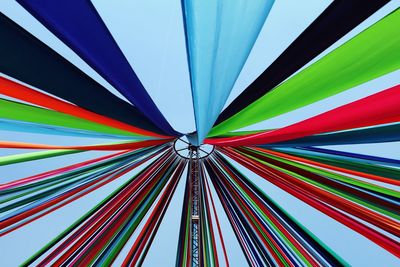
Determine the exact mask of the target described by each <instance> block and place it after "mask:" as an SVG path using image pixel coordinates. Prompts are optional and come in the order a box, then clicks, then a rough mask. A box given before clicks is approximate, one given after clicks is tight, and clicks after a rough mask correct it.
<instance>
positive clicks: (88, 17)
mask: <svg viewBox="0 0 400 267" xmlns="http://www.w3.org/2000/svg"><path fill="white" fill-rule="evenodd" d="M17 2H18V3H20V4H21V5H22V6H23V7H24V8H26V9H27V10H28V11H29V12H30V13H31V14H32V15H33V16H35V18H37V19H38V20H39V21H40V22H41V23H42V24H43V25H44V26H46V27H47V28H48V29H49V30H50V31H51V32H52V33H54V34H55V35H56V36H57V37H58V38H60V40H62V41H64V43H65V44H67V45H68V46H69V47H70V48H71V49H72V50H74V51H75V52H76V53H77V54H78V55H79V56H80V57H81V58H82V59H83V60H85V61H86V62H87V63H88V64H89V65H90V66H91V67H92V68H93V69H94V70H96V71H97V72H98V73H99V74H100V75H101V76H102V77H103V78H104V79H105V80H107V81H108V82H109V83H110V84H111V85H113V86H114V88H115V89H117V90H118V91H119V92H121V93H122V94H123V95H124V96H125V97H126V98H127V99H128V100H129V101H130V102H131V103H133V104H134V105H135V107H137V108H138V109H139V110H140V111H141V112H142V113H143V114H144V115H145V116H146V117H147V118H149V119H150V120H151V121H152V122H153V123H154V124H155V125H157V126H158V127H159V128H161V129H162V130H163V131H164V132H165V133H166V134H168V135H175V136H177V135H179V133H178V132H176V131H174V130H173V129H172V127H171V126H170V125H169V123H168V122H167V120H166V119H165V118H164V116H163V115H162V114H161V112H160V111H159V110H158V108H157V107H156V105H155V104H154V102H153V100H152V99H151V97H150V96H149V94H148V93H147V91H146V89H145V88H144V87H143V85H142V83H141V82H140V80H139V78H138V77H137V75H136V74H135V72H134V71H133V69H132V67H131V66H130V65H129V63H128V61H127V60H126V58H125V56H124V54H123V53H122V51H121V49H120V48H119V47H118V45H117V43H116V41H115V40H114V38H113V37H112V35H111V33H110V31H109V30H108V29H107V26H106V25H105V23H104V22H103V20H102V19H101V17H100V15H99V14H98V13H97V11H96V9H95V7H94V6H93V4H92V3H91V2H90V1H80V0H69V1H58V2H55V1H52V0H41V1H35V2H32V1H25V0H18V1H17Z"/></svg>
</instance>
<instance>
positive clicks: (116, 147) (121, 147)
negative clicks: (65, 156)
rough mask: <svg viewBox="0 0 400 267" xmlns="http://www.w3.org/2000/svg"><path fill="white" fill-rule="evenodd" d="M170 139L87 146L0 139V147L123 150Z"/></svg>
mask: <svg viewBox="0 0 400 267" xmlns="http://www.w3.org/2000/svg"><path fill="white" fill-rule="evenodd" d="M170 141H171V139H166V140H147V141H137V142H124V143H115V144H104V145H103V144H102V145H87V146H58V145H43V144H31V143H23V142H7V141H0V148H19V149H74V150H125V149H136V148H141V147H148V146H155V145H161V144H165V143H168V142H170Z"/></svg>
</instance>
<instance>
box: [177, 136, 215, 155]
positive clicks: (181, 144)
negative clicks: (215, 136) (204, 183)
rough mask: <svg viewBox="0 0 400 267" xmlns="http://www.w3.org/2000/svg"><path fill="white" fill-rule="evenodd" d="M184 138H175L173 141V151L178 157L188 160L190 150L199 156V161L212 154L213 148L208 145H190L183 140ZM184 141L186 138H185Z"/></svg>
mask: <svg viewBox="0 0 400 267" xmlns="http://www.w3.org/2000/svg"><path fill="white" fill-rule="evenodd" d="M184 138H185V137H182V138H177V139H176V140H175V141H174V151H175V153H176V154H178V155H179V156H180V157H182V158H185V159H190V156H189V155H190V150H196V149H197V151H198V154H199V159H204V158H207V157H208V156H209V155H211V154H212V153H213V152H214V146H213V145H209V144H203V145H200V146H195V145H192V144H191V143H190V142H189V141H187V140H184ZM185 139H186V138H185Z"/></svg>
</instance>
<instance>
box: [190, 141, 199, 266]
mask: <svg viewBox="0 0 400 267" xmlns="http://www.w3.org/2000/svg"><path fill="white" fill-rule="evenodd" d="M189 150H190V151H189V155H190V162H189V165H190V178H191V181H190V186H191V191H192V203H191V204H192V206H191V211H192V214H191V222H190V226H191V244H190V245H191V255H192V267H198V266H201V265H200V170H199V147H198V146H193V145H190V146H189Z"/></svg>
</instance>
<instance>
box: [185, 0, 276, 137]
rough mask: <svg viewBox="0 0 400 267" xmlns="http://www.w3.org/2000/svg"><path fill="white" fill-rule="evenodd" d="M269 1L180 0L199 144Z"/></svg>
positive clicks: (208, 128) (236, 70)
mask: <svg viewBox="0 0 400 267" xmlns="http://www.w3.org/2000/svg"><path fill="white" fill-rule="evenodd" d="M273 3H274V0H267V1H265V0H253V1H246V0H231V1H221V0H218V1H213V0H205V1H193V0H183V1H182V6H183V7H182V9H183V17H184V25H185V34H186V46H187V54H188V61H189V72H190V80H191V86H192V95H193V106H194V111H195V119H196V129H197V144H201V143H202V142H203V139H204V138H205V137H206V135H207V133H208V132H209V130H210V129H211V127H212V125H213V124H214V121H215V120H216V118H217V117H218V114H219V113H220V111H221V110H222V108H223V106H224V104H225V102H226V100H227V99H228V96H229V93H230V92H231V90H232V88H233V85H234V84H235V81H236V79H237V77H238V76H239V73H240V71H241V70H242V68H243V66H244V63H245V62H246V59H247V57H248V55H249V53H250V51H251V49H252V47H253V45H254V43H255V41H256V39H257V36H258V34H259V32H260V30H261V28H262V26H263V24H264V21H265V19H266V17H267V16H268V13H269V11H270V9H271V7H272V4H273ZM239 17H240V20H238V19H237V18H239Z"/></svg>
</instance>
